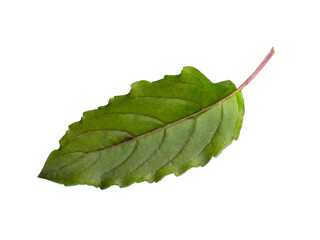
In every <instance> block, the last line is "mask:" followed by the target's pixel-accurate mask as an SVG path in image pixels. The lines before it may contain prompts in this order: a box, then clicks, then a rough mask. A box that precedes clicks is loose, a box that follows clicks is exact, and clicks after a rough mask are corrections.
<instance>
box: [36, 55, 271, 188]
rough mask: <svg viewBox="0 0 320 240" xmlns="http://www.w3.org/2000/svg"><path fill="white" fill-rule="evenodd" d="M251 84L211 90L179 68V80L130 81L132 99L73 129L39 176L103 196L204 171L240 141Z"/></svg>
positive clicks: (87, 116)
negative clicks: (190, 171)
mask: <svg viewBox="0 0 320 240" xmlns="http://www.w3.org/2000/svg"><path fill="white" fill-rule="evenodd" d="M272 54H273V50H272V53H271V52H270V53H269V55H268V56H267V57H266V59H265V60H264V62H262V63H261V65H260V69H261V68H262V67H263V66H264V65H265V64H266V62H267V61H268V60H269V59H270V57H271V56H272ZM268 57H269V58H268ZM267 58H268V59H267ZM260 69H259V68H258V69H257V70H256V72H255V73H254V74H252V75H251V76H250V78H251V79H252V78H253V77H254V76H255V75H256V74H257V73H258V72H259V71H260ZM250 78H249V79H248V80H247V81H246V82H245V83H244V84H243V85H242V86H241V87H239V88H238V89H237V88H236V87H235V85H234V84H233V83H232V82H231V81H223V82H219V83H212V82H210V80H208V79H207V78H206V77H205V76H204V75H203V74H202V73H201V72H199V71H198V70H197V69H196V68H193V67H184V68H183V70H182V71H181V74H179V75H175V76H172V75H167V76H165V77H164V78H163V79H161V80H159V81H156V82H148V81H139V82H135V83H134V84H132V86H131V91H130V92H129V94H127V95H124V96H117V97H115V98H112V99H110V101H109V103H108V105H107V106H103V107H100V108H98V109H96V110H92V111H88V112H85V113H84V114H83V117H82V119H81V120H80V121H79V122H75V123H73V124H71V125H70V126H69V130H68V131H67V132H66V134H65V135H64V136H63V138H62V139H61V140H60V148H59V149H58V150H54V151H53V152H52V153H51V154H50V155H49V157H48V159H47V161H46V163H45V165H44V167H43V169H42V171H41V173H40V174H39V177H40V178H45V179H48V180H51V181H54V182H57V183H62V184H64V185H76V184H87V185H92V186H95V187H100V188H101V189H105V188H108V187H110V186H112V185H119V186H120V187H126V186H129V185H131V184H132V183H134V182H142V181H148V182H158V181H160V180H161V179H162V178H163V177H164V176H166V175H168V174H170V173H174V174H175V175H176V176H179V175H181V174H183V173H184V172H186V171H187V170H188V169H190V168H192V167H198V166H204V165H206V164H207V163H208V162H209V160H210V159H211V157H212V156H217V155H218V154H219V153H220V152H221V151H222V149H224V147H226V146H227V145H229V144H230V143H231V142H232V140H237V139H238V137H239V133H240V129H241V125H242V120H243V114H244V102H243V98H242V93H241V89H242V88H243V87H244V86H245V85H246V84H247V83H248V82H249V81H251V79H250Z"/></svg>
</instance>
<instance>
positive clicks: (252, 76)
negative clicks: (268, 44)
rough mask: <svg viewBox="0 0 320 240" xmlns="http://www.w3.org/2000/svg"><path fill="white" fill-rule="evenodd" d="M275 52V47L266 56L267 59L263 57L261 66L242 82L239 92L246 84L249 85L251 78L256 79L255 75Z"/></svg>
mask: <svg viewBox="0 0 320 240" xmlns="http://www.w3.org/2000/svg"><path fill="white" fill-rule="evenodd" d="M273 54H274V48H272V49H271V50H270V52H269V54H268V55H267V56H266V57H265V59H263V61H262V62H261V63H260V65H259V67H257V69H256V70H255V71H254V72H253V73H252V74H251V75H250V77H249V78H248V79H247V80H246V81H245V82H244V83H242V84H241V86H240V87H239V88H238V89H237V92H238V91H240V90H241V89H242V88H244V87H245V86H247V85H248V84H249V83H250V82H251V80H252V79H254V77H255V76H256V75H257V74H258V73H259V72H260V71H261V69H262V68H263V67H264V66H265V65H266V64H267V63H268V62H269V60H270V58H271V57H272V56H273Z"/></svg>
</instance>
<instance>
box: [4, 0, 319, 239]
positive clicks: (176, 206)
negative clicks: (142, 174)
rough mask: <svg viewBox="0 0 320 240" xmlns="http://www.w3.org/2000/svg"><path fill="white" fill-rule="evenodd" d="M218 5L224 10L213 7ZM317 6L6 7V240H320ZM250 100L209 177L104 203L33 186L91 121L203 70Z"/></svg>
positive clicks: (84, 189) (46, 184) (192, 174)
mask: <svg viewBox="0 0 320 240" xmlns="http://www.w3.org/2000/svg"><path fill="white" fill-rule="evenodd" d="M217 2H219V3H217ZM317 4H319V1H308V0H305V1H292V0H291V1H281V0H277V1H273V0H269V1H257V0H255V1H247V0H242V1H228V0H226V1H200V0H197V1H186V0H184V1H174V0H171V1H164V0H162V1H150V0H148V1H140V0H134V1H81V0H76V1H67V0H62V1H60V0H55V1H44V0H41V1H33V0H30V1H15V0H8V1H6V0H1V1H0V83H1V85H0V104H1V108H0V128H1V133H0V139H1V155H0V161H1V168H0V183H1V198H0V203H1V204H0V219H1V223H0V238H1V239H6V240H7V239H218V240H220V239H221V240H223V239H246V240H249V239H308V240H310V239H320V156H319V142H320V140H319V134H320V130H319V123H320V117H319V109H320V108H319V103H320V102H319V96H318V92H319V87H320V77H319V69H320V61H319V54H320V47H319V46H320V37H319V23H320V15H319V6H317ZM273 46H274V47H275V51H276V53H275V55H274V56H273V58H272V59H271V60H270V62H269V63H268V64H267V66H266V67H265V68H264V69H263V70H262V72H261V73H260V74H259V75H258V76H257V77H256V78H255V79H254V81H253V82H251V83H250V85H248V86H247V87H246V88H245V89H244V90H243V95H244V99H245V106H246V113H245V117H244V123H243V127H242V131H241V134H240V138H239V140H238V141H237V142H233V144H232V145H231V146H229V147H228V148H227V149H225V151H224V152H223V153H222V154H221V155H220V156H219V157H218V158H216V159H215V158H214V159H212V160H211V162H210V163H209V164H208V165H207V166H206V167H204V168H196V169H191V170H189V171H188V172H187V173H186V174H184V175H183V176H180V177H175V176H173V175H170V176H168V177H166V178H165V179H163V180H162V181H161V182H159V183H157V184H149V183H140V184H134V185H132V186H130V187H128V188H122V189H120V188H118V187H117V186H113V187H111V188H109V189H106V190H103V191H101V190H100V189H96V188H94V187H89V186H74V187H64V186H63V185H59V184H56V183H53V182H50V181H46V180H43V179H39V178H37V175H38V174H39V172H40V170H41V168H42V166H43V165H44V163H45V161H46V158H47V156H48V155H49V153H50V152H51V151H52V150H54V149H56V148H58V147H59V145H58V141H59V139H60V138H61V137H62V136H63V135H64V133H65V131H66V130H67V127H68V125H69V124H71V123H72V122H75V121H78V120H79V119H80V117H81V115H82V113H83V112H84V111H87V110H90V109H95V108H97V107H99V106H101V105H105V104H107V102H108V99H109V98H111V97H113V96H115V95H123V94H126V93H127V92H128V91H129V89H130V84H131V83H133V82H135V81H137V80H142V79H145V80H149V81H154V80H158V79H161V78H162V77H163V76H164V75H165V74H179V73H180V71H181V69H182V67H183V66H194V67H196V68H198V69H199V70H200V71H202V72H203V73H204V74H205V75H206V76H207V77H208V78H209V79H211V80H212V81H215V82H219V81H222V80H226V79H231V80H232V81H233V82H234V83H235V84H236V85H237V86H239V85H240V84H241V83H242V82H243V81H244V80H245V79H246V78H247V77H248V76H249V75H250V74H251V72H252V71H253V70H254V69H255V68H256V67H257V66H258V64H259V63H260V62H261V60H262V59H263V58H264V57H265V55H266V54H267V53H268V52H269V50H270V49H271V47H273Z"/></svg>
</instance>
